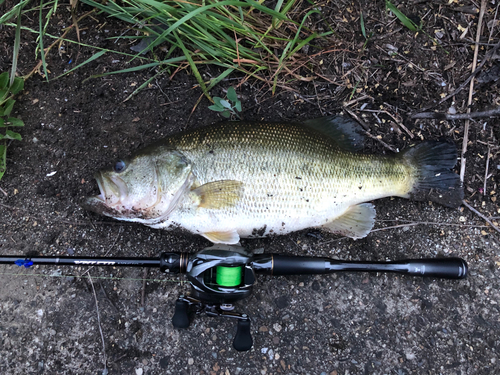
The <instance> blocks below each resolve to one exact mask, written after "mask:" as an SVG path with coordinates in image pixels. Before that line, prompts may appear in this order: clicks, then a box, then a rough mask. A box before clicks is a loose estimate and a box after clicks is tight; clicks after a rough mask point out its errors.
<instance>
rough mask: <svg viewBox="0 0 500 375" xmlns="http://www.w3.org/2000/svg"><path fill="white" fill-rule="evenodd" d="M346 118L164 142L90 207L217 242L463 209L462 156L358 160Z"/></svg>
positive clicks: (105, 177) (439, 150) (358, 230)
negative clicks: (378, 206)
mask: <svg viewBox="0 0 500 375" xmlns="http://www.w3.org/2000/svg"><path fill="white" fill-rule="evenodd" d="M356 127H357V124H354V123H353V122H352V121H351V120H349V119H347V118H344V117H342V116H332V117H326V118H321V119H316V120H309V121H306V122H304V123H302V124H283V123H281V124H280V123H252V122H226V123H221V124H216V125H212V126H208V127H203V128H199V129H195V130H191V131H186V132H182V133H179V134H176V135H173V136H171V137H168V138H165V139H162V140H160V141H158V142H156V143H154V144H152V145H150V146H148V147H146V148H144V149H142V150H139V151H137V152H135V153H134V154H133V155H132V156H131V157H129V158H126V159H123V160H119V161H118V162H116V164H115V165H114V166H113V167H111V168H109V169H106V170H103V171H101V172H98V173H97V174H96V176H95V177H96V180H97V183H98V185H99V189H100V194H99V195H97V196H94V197H90V198H87V200H86V202H85V204H84V206H86V208H88V209H90V210H92V211H95V212H97V213H100V214H104V215H107V216H110V217H113V218H115V219H118V220H126V221H134V222H139V223H142V224H145V225H148V226H150V227H153V228H165V229H174V228H178V227H181V228H184V229H186V230H188V231H190V232H192V233H195V234H199V235H202V236H204V237H205V238H207V239H209V240H210V241H212V242H214V243H225V244H235V243H238V242H239V240H240V238H248V237H266V236H270V235H281V234H286V233H290V232H293V231H297V230H301V229H304V228H311V227H314V228H322V229H324V230H327V231H329V232H332V233H339V234H343V235H345V236H349V237H351V238H355V239H356V238H363V237H365V236H366V235H368V233H369V232H370V231H371V229H372V227H373V224H374V218H375V209H374V206H373V205H372V204H371V203H366V202H369V201H372V200H375V199H379V198H384V197H389V196H398V197H404V198H410V199H414V200H421V201H425V200H430V201H434V202H437V203H440V204H442V205H444V206H448V207H458V206H459V205H460V203H461V201H462V197H463V191H462V187H461V183H460V180H459V178H458V175H456V174H455V173H453V172H452V171H451V170H450V169H451V168H453V167H454V166H455V163H456V160H457V152H456V147H455V145H453V144H449V143H445V142H424V143H421V144H419V145H417V146H415V147H412V148H409V149H408V150H406V151H404V152H401V153H398V154H396V155H391V156H374V155H367V154H362V153H359V152H358V151H359V149H360V146H362V136H361V135H359V134H358V133H357V130H356Z"/></svg>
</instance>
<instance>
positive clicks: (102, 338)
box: [88, 273, 107, 373]
mask: <svg viewBox="0 0 500 375" xmlns="http://www.w3.org/2000/svg"><path fill="white" fill-rule="evenodd" d="M88 278H89V281H90V285H91V286H92V291H93V292H94V299H95V308H96V311H97V323H98V325H99V332H100V333H101V341H102V355H103V357H104V371H106V373H107V367H106V363H107V357H106V344H105V342H104V334H103V333H102V327H101V316H100V314H99V303H98V301H97V295H96V293H95V288H94V283H93V282H92V277H91V276H90V273H89V274H88Z"/></svg>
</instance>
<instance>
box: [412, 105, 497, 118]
mask: <svg viewBox="0 0 500 375" xmlns="http://www.w3.org/2000/svg"><path fill="white" fill-rule="evenodd" d="M496 116H500V107H498V108H495V109H490V110H489V111H481V112H467V113H457V114H450V113H442V112H420V113H415V114H414V115H412V116H411V118H412V119H436V120H472V119H475V118H486V117H496Z"/></svg>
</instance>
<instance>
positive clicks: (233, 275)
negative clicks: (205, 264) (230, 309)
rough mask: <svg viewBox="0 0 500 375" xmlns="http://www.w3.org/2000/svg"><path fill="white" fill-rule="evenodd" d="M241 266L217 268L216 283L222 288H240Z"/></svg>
mask: <svg viewBox="0 0 500 375" xmlns="http://www.w3.org/2000/svg"><path fill="white" fill-rule="evenodd" d="M241 269H242V267H241V266H238V267H225V266H217V270H216V276H215V281H216V282H217V284H218V285H220V286H227V287H231V286H238V285H240V284H241Z"/></svg>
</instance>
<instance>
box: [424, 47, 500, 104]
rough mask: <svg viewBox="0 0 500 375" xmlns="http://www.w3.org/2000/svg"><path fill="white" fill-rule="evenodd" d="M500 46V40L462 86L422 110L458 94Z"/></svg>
mask: <svg viewBox="0 0 500 375" xmlns="http://www.w3.org/2000/svg"><path fill="white" fill-rule="evenodd" d="M499 48H500V41H499V42H498V43H497V44H495V46H494V47H493V48H492V49H491V50H489V51H488V53H487V54H486V55H485V56H484V58H483V59H482V61H481V63H480V64H479V66H478V67H477V68H476V69H475V70H474V71H473V72H472V73H471V74H470V75H469V77H468V78H467V79H466V80H465V81H464V82H462V83H461V84H460V86H458V88H457V89H455V90H454V91H453V92H452V93H450V94H448V95H446V96H445V97H444V98H443V99H441V100H440V101H439V102H437V103H436V104H433V105H430V106H428V107H424V108H423V109H422V111H428V110H429V109H431V108H434V107H437V106H438V105H440V104H443V103H444V102H445V101H447V100H448V99H450V98H452V97H453V96H455V95H457V94H458V93H459V92H460V91H462V90H463V89H464V88H465V87H466V86H467V84H468V83H470V81H471V80H472V79H474V78H475V77H476V75H477V74H478V73H479V72H480V71H481V69H482V68H483V66H484V64H486V63H487V62H488V61H489V60H490V58H491V56H493V55H494V54H495V52H496V51H497V50H498V49H499ZM476 50H477V49H476Z"/></svg>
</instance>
